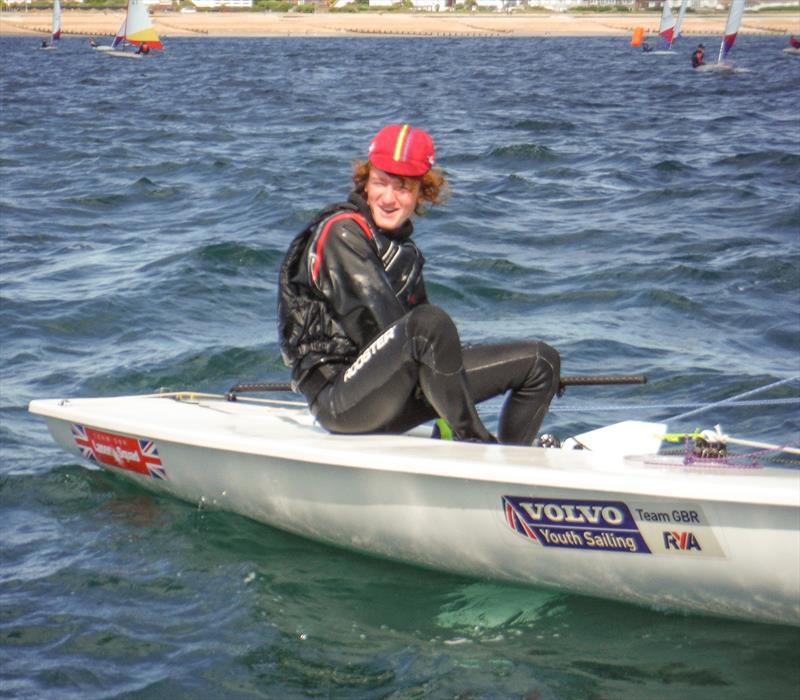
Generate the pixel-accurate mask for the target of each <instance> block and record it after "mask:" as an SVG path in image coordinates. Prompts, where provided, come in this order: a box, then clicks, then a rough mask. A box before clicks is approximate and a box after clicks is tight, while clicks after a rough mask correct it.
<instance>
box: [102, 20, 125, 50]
mask: <svg viewBox="0 0 800 700" xmlns="http://www.w3.org/2000/svg"><path fill="white" fill-rule="evenodd" d="M127 21H128V18H127V15H126V17H125V19H123V20H122V25H121V26H120V28H119V30H117V33H116V34H115V35H114V41H112V42H111V45H110V46H102V45H101V46H95V47H93V48H94V50H95V51H115V50H117V49H119V50H121V49H122V47H123V44H124V42H125V27H126V26H127Z"/></svg>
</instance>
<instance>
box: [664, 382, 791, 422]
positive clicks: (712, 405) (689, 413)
mask: <svg viewBox="0 0 800 700" xmlns="http://www.w3.org/2000/svg"><path fill="white" fill-rule="evenodd" d="M798 379H800V374H798V375H795V376H794V377H789V378H788V379H781V380H779V381H777V382H773V383H772V384H767V385H766V386H762V387H759V388H757V389H751V390H750V391H745V392H743V393H741V394H737V395H736V396H731V397H730V398H728V399H722V400H721V401H714V402H713V403H709V404H705V405H704V406H701V407H700V408H695V409H694V410H692V411H687V412H686V413H679V414H678V415H676V416H672V418H668V419H667V422H672V421H676V420H679V419H681V418H688V417H689V416H693V415H694V414H695V413H700V412H701V411H705V410H708V409H709V408H715V407H717V406H722V405H725V404H727V405H733V403H732V402H734V401H738V400H739V399H743V398H744V397H745V396H752V395H753V394H758V393H760V392H762V391H767V389H774V388H775V387H776V386H781V385H782V384H788V383H789V382H794V381H797V380H798ZM765 400H767V399H765ZM779 400H780V399H773V401H779ZM762 405H765V404H762Z"/></svg>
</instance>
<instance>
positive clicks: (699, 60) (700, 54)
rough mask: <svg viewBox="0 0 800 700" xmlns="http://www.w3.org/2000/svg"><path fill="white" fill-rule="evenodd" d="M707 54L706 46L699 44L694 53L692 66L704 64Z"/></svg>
mask: <svg viewBox="0 0 800 700" xmlns="http://www.w3.org/2000/svg"><path fill="white" fill-rule="evenodd" d="M705 54H706V47H705V46H703V45H702V44H698V46H697V48H696V49H695V50H694V53H693V54H692V68H697V67H698V66H702V65H704V64H705V62H706V61H705Z"/></svg>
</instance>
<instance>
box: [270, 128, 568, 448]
mask: <svg viewBox="0 0 800 700" xmlns="http://www.w3.org/2000/svg"><path fill="white" fill-rule="evenodd" d="M434 158H435V150H434V145H433V141H432V140H431V137H430V136H429V135H428V134H427V133H426V132H425V131H423V130H422V129H418V128H415V127H413V126H411V125H409V124H392V125H390V126H387V127H384V128H383V129H381V130H380V131H379V132H378V134H377V135H376V136H375V138H374V139H373V140H372V143H371V144H370V147H369V154H368V160H367V161H361V162H357V163H356V164H355V165H354V169H353V183H354V190H353V192H352V193H351V195H350V197H349V199H348V201H347V202H343V203H341V204H336V205H333V206H330V207H328V208H326V209H325V210H323V211H322V212H320V214H319V215H318V216H317V217H316V218H315V219H314V220H313V221H312V222H311V224H310V225H309V226H308V227H307V228H306V229H305V230H304V231H303V232H301V233H300V234H299V235H298V236H297V237H296V238H295V239H294V241H292V243H291V245H290V247H289V251H288V252H287V254H286V257H285V259H284V261H283V264H282V265H281V269H280V298H279V302H278V329H279V334H280V339H281V350H282V353H283V357H284V361H285V362H286V364H287V365H288V366H289V367H291V368H292V382H293V385H294V386H295V387H296V388H297V390H298V391H300V392H301V393H302V394H304V395H305V397H306V399H307V401H308V403H309V407H310V410H311V412H312V414H313V415H314V416H316V418H317V420H318V421H319V422H320V423H321V424H322V425H323V426H324V427H325V428H326V429H327V430H330V431H331V432H334V433H377V432H389V433H398V432H404V431H406V430H409V429H410V428H412V427H414V426H415V425H419V424H420V423H424V422H426V421H429V420H431V419H434V418H436V417H440V418H443V419H444V420H445V421H447V423H448V424H449V426H450V428H451V430H452V432H453V437H454V438H455V439H456V440H468V441H478V442H496V439H495V437H494V436H493V435H492V434H491V433H490V432H489V431H488V430H487V429H486V427H485V426H484V424H483V423H482V422H481V419H480V417H479V416H478V413H477V411H476V410H475V403H477V402H480V401H484V400H486V399H488V398H491V397H493V396H498V395H500V394H503V393H505V392H507V391H508V392H510V393H509V396H508V398H507V399H506V401H505V405H504V407H503V410H502V414H501V417H500V421H499V426H498V438H499V441H500V442H502V443H509V444H519V445H531V444H533V442H534V440H535V438H536V432H537V430H538V428H539V426H540V425H541V422H542V420H543V418H544V416H545V414H546V413H547V408H548V406H549V405H550V401H551V399H552V398H553V396H554V394H555V393H556V391H557V390H558V386H559V380H560V359H559V355H558V352H557V351H556V350H554V349H553V348H551V347H550V346H549V345H546V344H545V343H541V342H535V341H530V342H527V341H526V342H514V343H498V344H488V345H479V346H472V347H463V348H462V346H461V341H460V339H459V336H458V331H457V329H456V326H455V324H454V323H453V320H452V319H451V318H450V316H448V315H447V313H445V312H444V311H443V310H442V309H440V308H439V307H437V306H434V305H432V304H430V303H428V298H427V295H426V292H425V285H424V282H423V278H422V267H423V265H424V262H425V259H424V258H423V256H422V254H421V253H420V251H419V250H418V249H417V247H416V245H414V243H413V242H412V241H411V235H412V233H413V225H412V223H411V216H412V214H421V213H423V212H424V207H425V205H426V204H438V203H440V201H441V199H442V197H443V195H444V193H445V191H446V189H447V182H446V180H445V177H444V175H443V174H442V173H441V171H440V170H438V169H434V168H433V164H434Z"/></svg>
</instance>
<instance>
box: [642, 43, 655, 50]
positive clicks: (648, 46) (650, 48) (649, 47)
mask: <svg viewBox="0 0 800 700" xmlns="http://www.w3.org/2000/svg"><path fill="white" fill-rule="evenodd" d="M652 50H653V47H652V46H650V44H648V43H647V42H646V41H645V42H642V51H644V52H645V53H650V52H651V51H652Z"/></svg>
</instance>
